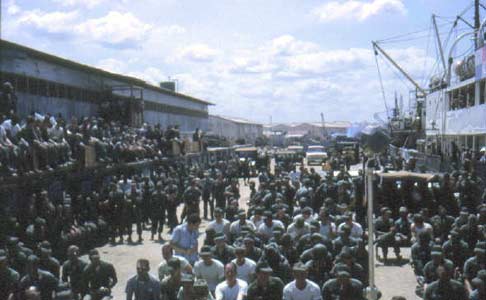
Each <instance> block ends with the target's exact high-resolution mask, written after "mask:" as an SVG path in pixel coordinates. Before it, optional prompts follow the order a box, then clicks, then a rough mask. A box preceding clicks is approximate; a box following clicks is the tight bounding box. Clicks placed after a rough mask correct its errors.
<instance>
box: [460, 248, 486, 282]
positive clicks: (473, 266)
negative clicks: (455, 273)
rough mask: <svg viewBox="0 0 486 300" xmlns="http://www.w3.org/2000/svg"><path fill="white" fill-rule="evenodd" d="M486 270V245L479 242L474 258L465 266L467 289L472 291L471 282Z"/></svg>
mask: <svg viewBox="0 0 486 300" xmlns="http://www.w3.org/2000/svg"><path fill="white" fill-rule="evenodd" d="M484 269H486V243H485V242H478V243H477V244H476V246H475V247H474V256H473V257H471V258H469V259H468V260H467V261H466V263H465V264H464V276H465V277H466V280H465V283H466V287H467V289H468V290H469V291H470V290H471V280H472V279H473V278H474V277H476V276H477V274H478V272H479V271H480V270H484Z"/></svg>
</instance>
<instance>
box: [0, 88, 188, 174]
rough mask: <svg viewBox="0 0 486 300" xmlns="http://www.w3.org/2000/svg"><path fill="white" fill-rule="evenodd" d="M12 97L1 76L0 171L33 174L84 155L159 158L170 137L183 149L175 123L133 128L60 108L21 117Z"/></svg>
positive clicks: (107, 159) (113, 159)
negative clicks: (68, 115)
mask: <svg viewBox="0 0 486 300" xmlns="http://www.w3.org/2000/svg"><path fill="white" fill-rule="evenodd" d="M15 103H16V96H15V93H14V92H13V88H12V85H11V84H10V83H8V82H6V83H4V85H3V92H2V93H1V94H0V176H2V177H9V176H21V175H23V174H36V173H37V174H38V173H40V172H42V171H46V170H47V171H52V170H54V169H57V168H61V167H67V166H71V165H73V164H76V165H78V166H79V167H84V166H86V164H87V163H89V162H88V160H89V159H90V158H89V157H92V158H93V161H96V162H99V163H104V164H107V165H113V164H118V163H126V162H134V161H140V160H143V159H154V158H161V157H164V156H165V155H167V154H168V153H171V151H172V147H171V146H172V142H173V141H176V142H177V143H178V145H180V146H181V149H182V151H184V145H183V143H184V142H183V141H182V140H181V137H180V131H179V128H178V125H175V126H169V127H168V128H167V129H166V130H164V129H163V128H161V126H160V125H155V126H151V125H147V124H144V125H143V126H142V127H141V128H133V127H129V126H127V125H125V124H123V123H122V122H120V121H107V120H105V119H103V118H100V117H84V118H80V119H78V118H76V117H73V118H72V119H71V120H65V119H64V118H63V117H62V115H60V114H58V115H56V116H53V115H51V114H49V113H47V114H45V115H41V114H38V113H32V114H31V115H29V116H27V117H26V118H25V119H23V120H22V119H20V118H19V116H18V115H17V114H16V109H15V107H16V104H15ZM89 149H92V151H91V152H89ZM90 153H91V154H90Z"/></svg>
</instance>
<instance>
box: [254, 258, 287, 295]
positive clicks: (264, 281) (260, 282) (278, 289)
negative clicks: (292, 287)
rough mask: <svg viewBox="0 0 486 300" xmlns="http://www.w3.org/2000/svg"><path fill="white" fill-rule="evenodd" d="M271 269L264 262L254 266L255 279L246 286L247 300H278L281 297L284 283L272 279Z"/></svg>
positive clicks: (274, 278) (278, 279)
mask: <svg viewBox="0 0 486 300" xmlns="http://www.w3.org/2000/svg"><path fill="white" fill-rule="evenodd" d="M272 272H273V271H272V268H270V266H269V265H268V264H267V263H266V262H260V263H258V264H257V265H256V268H255V273H256V279H255V280H254V281H253V282H252V283H251V284H250V285H249V286H248V292H247V297H246V299H247V300H280V299H282V296H283V289H284V283H283V281H282V280H281V279H280V278H278V277H273V276H271V275H272Z"/></svg>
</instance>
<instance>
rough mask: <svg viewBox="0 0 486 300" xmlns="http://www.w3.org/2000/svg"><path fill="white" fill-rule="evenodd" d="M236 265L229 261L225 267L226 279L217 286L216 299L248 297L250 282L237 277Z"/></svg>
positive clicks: (235, 299) (226, 299) (230, 299)
mask: <svg viewBox="0 0 486 300" xmlns="http://www.w3.org/2000/svg"><path fill="white" fill-rule="evenodd" d="M236 269H237V267H236V265H235V264H234V263H229V264H227V265H226V266H225V267H224V276H225V278H226V280H225V281H223V282H221V283H220V284H218V285H217V286H216V291H215V292H214V296H215V299H216V300H243V299H244V298H245V297H246V290H247V288H248V284H246V282H244V281H243V280H241V279H238V278H236V274H237V273H236Z"/></svg>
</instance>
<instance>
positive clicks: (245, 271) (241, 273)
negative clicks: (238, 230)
mask: <svg viewBox="0 0 486 300" xmlns="http://www.w3.org/2000/svg"><path fill="white" fill-rule="evenodd" d="M235 255H236V258H235V259H233V260H232V261H231V262H232V263H234V264H236V272H237V275H236V277H237V278H238V279H241V280H244V281H246V283H248V284H250V283H251V282H252V281H253V278H254V277H255V267H256V263H255V262H254V261H253V260H251V259H249V258H246V257H245V248H244V247H241V246H240V247H236V248H235Z"/></svg>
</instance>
